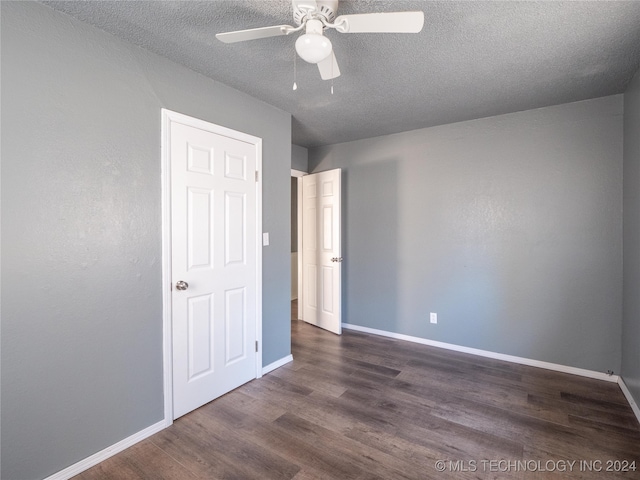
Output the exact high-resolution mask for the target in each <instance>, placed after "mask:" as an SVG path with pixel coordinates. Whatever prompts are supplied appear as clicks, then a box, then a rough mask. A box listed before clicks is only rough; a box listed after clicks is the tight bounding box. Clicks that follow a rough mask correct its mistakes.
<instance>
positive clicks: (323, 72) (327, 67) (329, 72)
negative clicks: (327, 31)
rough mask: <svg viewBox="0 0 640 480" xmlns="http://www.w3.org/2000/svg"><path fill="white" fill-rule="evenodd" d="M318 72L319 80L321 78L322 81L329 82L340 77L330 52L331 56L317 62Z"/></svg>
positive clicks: (333, 56)
mask: <svg viewBox="0 0 640 480" xmlns="http://www.w3.org/2000/svg"><path fill="white" fill-rule="evenodd" d="M318 70H320V78H322V80H331V79H332V78H338V77H339V76H340V69H339V68H338V62H337V61H336V56H335V55H334V54H333V52H331V55H329V56H328V57H327V58H325V59H324V60H321V61H320V62H318Z"/></svg>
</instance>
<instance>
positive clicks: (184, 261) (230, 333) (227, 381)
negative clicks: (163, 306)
mask: <svg viewBox="0 0 640 480" xmlns="http://www.w3.org/2000/svg"><path fill="white" fill-rule="evenodd" d="M169 136H170V137H169V138H170V141H169V144H170V164H171V247H172V248H171V249H172V259H171V271H172V285H173V287H172V348H173V408H174V418H177V417H179V416H181V415H184V414H185V413H187V412H189V411H191V410H193V409H195V408H197V407H199V406H201V405H203V404H205V403H207V402H209V401H211V400H213V399H215V398H216V397H218V396H220V395H223V394H224V393H226V392H228V391H230V390H232V389H234V388H236V387H238V386H240V385H242V384H243V383H245V382H247V381H249V380H251V379H253V378H255V377H256V376H257V369H256V351H255V350H256V349H255V342H256V340H257V327H256V295H257V291H256V289H257V287H256V284H257V283H256V278H257V274H256V272H257V262H256V258H257V255H256V238H257V232H256V218H257V211H256V181H255V178H254V172H255V170H256V160H257V147H256V145H254V144H251V143H247V142H244V141H241V140H238V139H235V138H231V137H230V136H227V135H222V134H219V133H215V132H214V131H209V130H207V129H206V128H202V127H198V128H196V127H194V126H190V125H187V124H182V123H180V122H177V121H172V122H171V124H170V132H169ZM178 281H184V282H186V283H188V288H187V289H186V290H178V289H177V288H176V287H175V286H176V283H177V282H178Z"/></svg>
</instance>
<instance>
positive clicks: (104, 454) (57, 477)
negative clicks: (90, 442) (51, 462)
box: [44, 420, 171, 480]
mask: <svg viewBox="0 0 640 480" xmlns="http://www.w3.org/2000/svg"><path fill="white" fill-rule="evenodd" d="M169 425H171V422H167V421H166V420H161V421H159V422H158V423H154V424H153V425H151V426H149V427H147V428H145V429H144V430H140V431H139V432H137V433H134V434H133V435H131V436H130V437H127V438H125V439H124V440H120V441H119V442H118V443H115V444H113V445H111V446H110V447H107V448H105V449H104V450H101V451H99V452H97V453H94V454H93V455H91V456H90V457H87V458H85V459H84V460H80V461H79V462H78V463H74V464H73V465H71V466H69V467H67V468H65V469H64V470H60V471H59V472H58V473H54V474H53V475H51V476H50V477H47V478H45V479H44V480H68V479H69V478H71V477H74V476H75V475H78V474H79V473H82V472H84V471H85V470H88V469H90V468H91V467H93V466H94V465H97V464H98V463H100V462H103V461H105V460H106V459H107V458H109V457H112V456H114V455H115V454H116V453H119V452H121V451H122V450H124V449H126V448H129V447H131V446H132V445H135V444H136V443H138V442H140V441H142V440H144V439H145V438H147V437H150V436H151V435H153V434H154V433H158V432H159V431H160V430H164V429H165V428H166V427H168V426H169Z"/></svg>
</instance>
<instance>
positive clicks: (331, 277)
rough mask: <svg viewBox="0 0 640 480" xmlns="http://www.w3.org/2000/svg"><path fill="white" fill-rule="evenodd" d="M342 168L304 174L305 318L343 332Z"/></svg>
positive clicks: (335, 331) (303, 272)
mask: <svg viewBox="0 0 640 480" xmlns="http://www.w3.org/2000/svg"><path fill="white" fill-rule="evenodd" d="M341 174H342V170H341V169H339V168H338V169H335V170H328V171H326V172H320V173H314V174H311V175H305V176H304V177H302V209H303V213H302V222H303V226H302V275H303V289H304V292H303V295H302V299H303V300H302V302H303V305H302V309H303V312H302V317H303V319H304V321H305V322H308V323H311V324H313V325H317V326H318V327H321V328H324V329H326V330H329V331H331V332H333V333H337V334H338V335H340V334H341V333H342V301H341V300H342V295H341V289H342V287H341V285H342V266H341V265H342V256H341V238H340V222H341V220H340V211H341V210H340V209H341V202H340V199H341V190H340V189H341V181H340V178H341Z"/></svg>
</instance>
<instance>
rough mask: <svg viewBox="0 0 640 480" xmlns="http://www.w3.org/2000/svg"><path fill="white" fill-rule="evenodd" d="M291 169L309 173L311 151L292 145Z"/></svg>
mask: <svg viewBox="0 0 640 480" xmlns="http://www.w3.org/2000/svg"><path fill="white" fill-rule="evenodd" d="M291 168H292V169H294V170H300V171H301V172H308V171H309V151H308V150H307V149H306V148H304V147H301V146H299V145H291Z"/></svg>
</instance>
